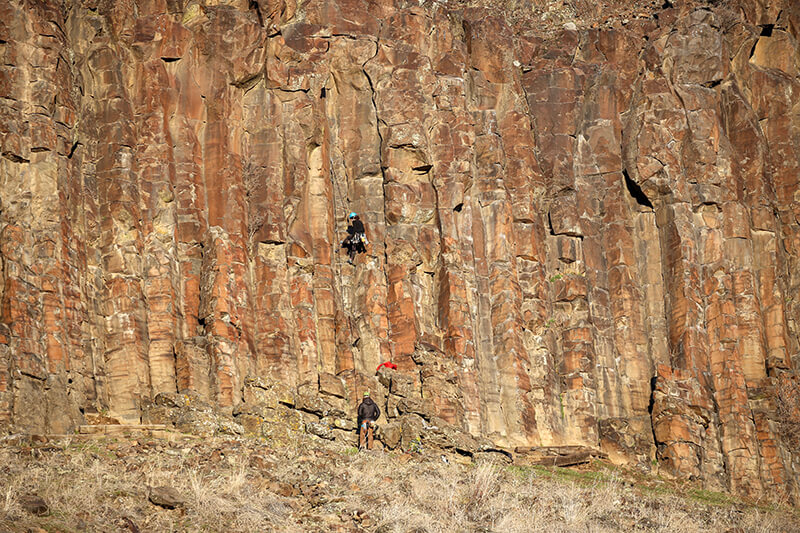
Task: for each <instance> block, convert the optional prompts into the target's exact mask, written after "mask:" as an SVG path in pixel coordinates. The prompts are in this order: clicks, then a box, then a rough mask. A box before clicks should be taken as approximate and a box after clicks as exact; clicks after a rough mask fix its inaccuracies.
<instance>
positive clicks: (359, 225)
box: [347, 219, 366, 237]
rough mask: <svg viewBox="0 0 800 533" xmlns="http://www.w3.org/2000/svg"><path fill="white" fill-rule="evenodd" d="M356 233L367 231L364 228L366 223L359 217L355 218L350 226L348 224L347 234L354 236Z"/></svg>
mask: <svg viewBox="0 0 800 533" xmlns="http://www.w3.org/2000/svg"><path fill="white" fill-rule="evenodd" d="M356 233H366V231H365V230H364V223H363V222H361V221H360V220H358V219H355V220H353V222H351V223H350V225H349V226H347V234H348V235H349V236H351V237H352V236H353V235H355V234H356Z"/></svg>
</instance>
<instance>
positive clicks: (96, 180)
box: [0, 0, 800, 497]
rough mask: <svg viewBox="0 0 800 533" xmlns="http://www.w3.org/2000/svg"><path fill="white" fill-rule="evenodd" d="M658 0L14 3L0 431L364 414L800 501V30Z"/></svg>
mask: <svg viewBox="0 0 800 533" xmlns="http://www.w3.org/2000/svg"><path fill="white" fill-rule="evenodd" d="M659 3H660V2H659ZM672 3H673V4H675V5H674V7H666V8H664V9H662V10H659V11H658V12H656V13H655V14H654V16H648V17H647V18H641V17H640V18H635V19H632V20H631V21H629V22H628V23H627V24H625V25H617V26H616V27H613V26H608V25H606V26H602V27H596V28H591V27H588V26H591V25H587V27H586V28H583V26H581V29H578V30H573V29H561V30H558V31H555V32H549V33H548V32H543V31H542V28H539V27H537V24H536V23H535V22H528V23H525V22H524V21H523V22H521V23H518V24H515V25H513V24H511V23H508V22H506V21H504V20H503V19H502V18H499V17H497V16H488V15H487V12H486V11H485V10H482V9H480V8H458V9H456V7H457V6H455V5H451V4H448V3H447V2H443V3H432V2H406V1H403V0H396V1H394V2H393V1H392V0H379V1H368V0H308V1H304V2H302V1H297V0H258V1H252V0H251V1H248V0H120V1H116V0H115V1H111V0H108V1H107V0H83V1H80V0H63V1H58V0H50V1H46V0H41V1H33V0H10V1H6V2H0V56H2V66H0V143H2V145H1V148H0V151H2V156H3V157H2V158H1V159H0V200H2V205H1V206H0V208H1V209H2V211H0V259H1V260H2V277H0V294H1V295H2V300H1V301H2V305H1V306H0V428H4V429H5V430H6V431H12V430H13V431H24V430H38V431H42V430H43V431H50V432H64V431H69V430H70V429H72V428H74V427H75V426H76V425H77V424H80V423H82V422H83V419H84V416H83V414H84V413H88V412H92V411H98V410H99V411H102V412H105V410H107V411H108V412H109V414H110V415H113V416H115V417H118V418H120V419H122V420H125V421H129V422H139V421H140V420H141V418H142V416H143V413H144V412H145V410H146V409H149V407H148V406H149V405H151V403H150V400H151V399H152V398H154V397H155V396H156V395H157V394H159V393H166V394H173V393H177V392H180V391H193V393H195V394H196V395H198V397H199V398H202V399H204V401H207V402H210V403H211V404H213V405H215V406H217V407H218V408H222V409H223V411H226V410H227V411H229V412H230V413H233V414H237V415H242V416H241V417H240V419H241V420H242V423H243V424H245V425H246V422H247V421H248V420H255V418H252V417H256V418H257V417H260V416H261V415H259V414H258V408H256V407H255V406H256V405H260V403H259V402H261V403H264V402H267V403H269V402H270V401H271V402H273V404H274V405H278V404H279V403H280V404H281V405H289V406H293V407H296V408H297V409H300V410H302V411H304V412H306V413H329V412H331V411H330V409H329V408H328V407H324V406H323V407H320V405H321V404H319V401H321V400H320V399H321V398H328V399H329V401H328V403H325V405H331V402H333V404H335V405H338V408H337V409H339V410H338V411H336V413H338V415H339V416H340V419H341V420H344V419H347V418H349V417H350V416H352V410H353V409H354V407H355V402H356V401H357V398H358V396H359V395H360V393H361V392H363V390H364V389H365V388H370V389H372V390H373V393H374V396H376V397H378V399H380V400H381V402H382V406H383V407H384V409H385V412H386V414H387V415H388V417H389V418H397V417H401V416H406V417H407V416H412V415H413V416H415V417H417V419H419V420H420V422H419V423H420V424H423V423H426V422H425V420H428V421H430V420H432V419H435V420H437V421H441V422H444V423H447V424H451V425H452V426H455V427H457V428H458V427H460V428H461V429H463V430H464V431H466V432H468V433H470V434H472V435H474V436H476V437H482V438H488V439H490V440H491V441H493V442H494V444H495V445H497V446H502V447H506V448H511V447H514V446H567V445H569V446H588V447H593V448H599V449H601V450H602V451H603V452H605V453H607V454H609V456H610V457H611V458H612V459H614V460H616V461H619V462H628V463H636V464H639V465H641V466H642V467H645V468H650V467H651V466H652V464H653V461H657V462H658V464H659V468H661V469H662V471H664V472H667V473H669V474H672V475H675V476H681V477H694V478H698V479H701V480H703V481H704V482H705V483H706V484H707V485H708V486H710V487H715V488H727V489H730V490H733V491H736V492H740V493H744V494H750V495H757V494H764V493H767V494H770V495H772V496H775V497H780V496H782V495H795V496H796V495H797V492H798V486H797V482H798V479H799V478H798V456H797V455H792V454H793V453H796V452H797V448H796V446H795V445H794V444H793V443H792V442H791V441H790V439H788V438H787V436H786V435H785V434H784V433H783V432H781V427H783V426H782V425H781V423H782V422H783V421H782V420H779V419H778V416H777V413H779V412H787V411H786V409H785V408H783V407H785V406H783V407H782V406H780V405H778V403H779V400H780V398H782V397H797V396H796V394H795V395H794V396H792V394H789V393H785V394H783V395H782V396H781V395H778V394H777V393H776V390H777V389H778V387H781V390H783V391H786V390H789V391H791V390H795V389H796V387H797V380H796V373H795V372H796V370H795V369H796V368H797V367H798V365H800V351H799V350H800V348H799V346H798V333H800V332H799V331H798V327H800V325H799V324H798V320H799V319H800V301H799V300H798V298H797V295H798V291H800V264H798V261H799V260H800V226H799V225H798V221H799V220H800V190H799V189H798V176H800V78H798V73H799V72H800V47H798V37H800V35H799V31H800V7H799V6H798V4H797V2H794V1H793V0H774V1H768V0H758V1H751V0H730V1H728V2H721V3H719V2H717V3H716V4H720V5H715V6H714V7H704V6H702V5H700V6H697V5H693V4H689V3H680V2H672ZM584 4H586V3H585V2H584ZM669 5H670V3H669V2H668V3H666V4H665V6H669ZM571 27H572V26H568V28H571ZM350 210H354V211H357V212H358V213H360V214H361V216H362V218H363V219H364V220H365V222H366V225H367V228H368V236H369V239H370V241H371V246H370V251H369V254H368V255H366V256H362V257H360V258H359V260H358V262H357V264H356V266H351V265H348V264H346V263H344V262H343V261H342V260H341V257H340V255H339V254H338V250H337V248H338V247H337V243H338V241H339V240H340V239H341V238H342V236H343V231H344V227H345V221H344V216H345V214H346V213H347V212H349V211H350ZM385 360H392V361H394V362H395V363H396V364H397V365H398V367H399V368H398V370H397V371H392V372H391V373H389V374H391V375H389V374H387V375H383V376H382V378H383V379H381V380H380V381H379V380H378V379H377V378H376V377H375V376H374V372H375V368H376V366H377V365H378V364H379V363H380V362H382V361H385ZM276 391H277V392H276ZM281 391H283V392H281ZM787 394H788V396H787ZM287 395H288V396H287ZM418 415H422V418H421V419H420V418H419V416H418ZM320 416H322V415H320ZM248 417H251V418H248ZM259 420H260V419H259ZM310 423H313V422H310ZM309 427H313V428H315V431H317V432H320V431H322V429H320V428H319V427H317V426H309ZM404 427H405V426H404ZM323 429H324V428H323ZM340 429H341V430H349V429H351V428H350V426H349V424H348V423H347V422H344V421H343V422H342V423H341V427H340ZM326 431H327V430H326ZM331 431H333V430H331ZM392 431H394V435H393V437H392V438H396V439H397V440H398V441H399V440H400V439H401V438H404V437H403V436H402V435H401V433H399V432H400V431H401V430H400V429H399V426H398V427H395V428H394V429H393V430H392ZM326 435H327V433H326Z"/></svg>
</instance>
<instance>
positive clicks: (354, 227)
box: [342, 213, 369, 265]
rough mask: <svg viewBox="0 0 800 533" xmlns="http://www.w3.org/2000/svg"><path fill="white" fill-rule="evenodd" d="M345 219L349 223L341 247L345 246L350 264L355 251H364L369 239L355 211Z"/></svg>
mask: <svg viewBox="0 0 800 533" xmlns="http://www.w3.org/2000/svg"><path fill="white" fill-rule="evenodd" d="M347 221H348V223H349V224H350V225H349V226H347V237H345V239H344V240H343V241H342V248H347V257H348V259H347V262H348V263H350V264H351V265H352V264H353V260H354V259H355V258H356V254H357V253H366V251H367V244H369V241H367V234H366V230H365V229H364V223H363V222H361V219H360V218H358V215H357V214H356V213H350V214H349V215H348V216H347Z"/></svg>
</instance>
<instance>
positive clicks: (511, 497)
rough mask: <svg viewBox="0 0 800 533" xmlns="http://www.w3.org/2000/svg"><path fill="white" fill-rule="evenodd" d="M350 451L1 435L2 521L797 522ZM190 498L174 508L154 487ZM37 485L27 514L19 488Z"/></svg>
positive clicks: (210, 526)
mask: <svg viewBox="0 0 800 533" xmlns="http://www.w3.org/2000/svg"><path fill="white" fill-rule="evenodd" d="M455 459H456V458H455V457H451V458H450V460H449V462H448V463H445V462H444V461H443V460H442V459H441V456H439V455H430V456H419V457H410V456H407V455H405V456H404V455H396V454H389V453H380V452H376V453H362V454H356V453H354V451H353V450H352V449H348V448H345V447H342V446H341V445H337V444H332V443H329V442H327V441H320V440H316V439H313V438H311V437H308V436H298V439H297V440H296V441H295V442H294V443H293V444H292V445H291V446H290V447H288V448H286V447H284V448H280V449H275V448H269V447H268V446H266V445H265V444H264V443H261V442H257V441H246V440H241V441H236V440H222V439H207V440H202V441H201V440H199V439H195V438H189V437H186V438H182V439H180V440H178V441H176V442H173V443H169V442H166V441H156V440H143V439H140V440H139V441H138V442H136V441H133V442H126V441H114V440H101V441H88V442H79V441H63V442H57V443H47V444H41V445H29V444H28V445H26V444H18V445H12V446H5V447H2V448H0V487H2V490H1V491H0V531H28V529H29V528H32V527H41V528H44V529H46V530H48V531H126V530H127V531H137V530H138V531H159V532H161V531H287V532H291V531H376V532H381V533H392V532H404V533H405V532H411V531H414V532H419V533H422V532H428V533H437V532H448V533H449V532H475V531H486V532H497V533H499V532H508V533H515V532H523V531H524V532H532V531H553V532H557V531H565V532H566V531H591V532H594V531H597V532H601V531H630V530H639V531H665V532H666V531H670V532H693V531H712V530H713V531H726V530H729V529H734V530H736V528H740V529H741V530H744V531H792V530H795V531H796V530H797V529H798V527H800V522H798V521H797V518H796V516H795V515H794V513H793V511H792V512H789V511H787V509H781V510H769V509H762V508H757V507H754V506H746V505H744V504H742V503H741V502H739V503H736V502H734V503H725V504H723V505H712V504H709V503H702V502H698V501H695V500H692V499H691V498H688V497H681V495H680V493H678V492H676V490H675V489H674V488H670V487H669V486H667V485H659V484H658V483H657V482H656V481H655V480H654V481H653V483H655V484H656V485H655V486H657V487H661V488H659V489H658V490H659V491H660V492H663V493H662V494H658V493H653V491H649V492H648V491H644V490H642V487H640V486H638V485H635V484H633V483H632V482H631V481H630V480H626V479H624V478H623V477H622V475H621V474H620V473H618V472H616V471H613V470H610V469H608V468H607V467H605V468H595V469H592V470H586V471H577V472H576V471H571V470H565V469H545V468H519V467H509V466H506V465H496V464H489V463H484V464H477V465H474V464H473V465H463V464H457V463H456V461H455ZM162 485H168V486H171V487H174V488H175V489H177V490H178V492H179V493H180V494H181V495H182V497H183V498H184V499H185V505H184V506H183V507H182V508H178V509H174V510H168V509H163V508H161V507H157V506H156V505H153V504H152V503H150V502H149V501H148V487H154V486H162ZM30 493H33V494H38V495H39V496H41V497H43V498H44V499H45V500H46V501H47V502H48V504H49V506H50V511H51V512H50V514H49V516H45V517H35V516H33V515H31V514H29V513H28V512H26V511H25V510H24V509H23V506H22V505H20V497H21V496H23V495H25V494H30Z"/></svg>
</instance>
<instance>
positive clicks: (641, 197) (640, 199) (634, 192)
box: [622, 170, 653, 209]
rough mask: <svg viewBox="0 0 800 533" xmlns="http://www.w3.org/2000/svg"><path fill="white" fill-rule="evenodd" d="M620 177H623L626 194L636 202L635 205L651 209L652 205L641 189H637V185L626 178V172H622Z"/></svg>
mask: <svg viewBox="0 0 800 533" xmlns="http://www.w3.org/2000/svg"><path fill="white" fill-rule="evenodd" d="M622 175H623V176H624V177H625V186H626V187H627V188H628V192H629V193H630V195H631V197H633V199H634V200H636V203H637V204H639V205H643V206H645V207H649V208H650V209H652V208H653V204H652V203H651V202H650V199H649V198H648V197H647V195H646V194H645V193H644V191H643V190H642V188H641V187H639V184H638V183H636V182H635V181H633V180H632V179H631V178H630V176H628V172H627V171H625V170H623V171H622Z"/></svg>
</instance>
